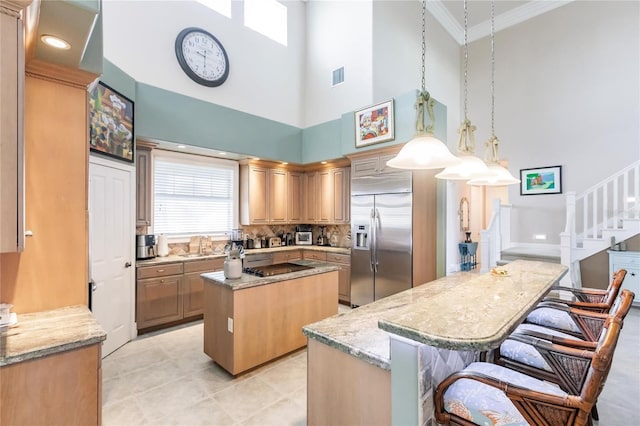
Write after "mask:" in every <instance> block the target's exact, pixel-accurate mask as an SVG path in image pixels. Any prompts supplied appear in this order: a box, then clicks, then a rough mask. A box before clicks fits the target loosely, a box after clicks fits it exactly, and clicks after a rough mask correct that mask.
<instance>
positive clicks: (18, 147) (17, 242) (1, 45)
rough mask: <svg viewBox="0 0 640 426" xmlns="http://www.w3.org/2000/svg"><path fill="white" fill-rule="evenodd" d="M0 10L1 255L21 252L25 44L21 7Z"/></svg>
mask: <svg viewBox="0 0 640 426" xmlns="http://www.w3.org/2000/svg"><path fill="white" fill-rule="evenodd" d="M5 6H6V7H1V8H0V55H2V57H1V58H0V253H7V252H19V251H22V250H23V249H24V139H23V129H24V118H23V108H24V42H23V21H22V19H20V14H19V13H20V8H19V7H18V6H15V10H14V9H13V7H12V5H11V4H10V3H6V5H5Z"/></svg>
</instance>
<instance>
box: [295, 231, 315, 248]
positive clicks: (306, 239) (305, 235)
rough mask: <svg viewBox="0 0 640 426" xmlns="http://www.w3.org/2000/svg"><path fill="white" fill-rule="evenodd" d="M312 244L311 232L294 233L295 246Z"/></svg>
mask: <svg viewBox="0 0 640 426" xmlns="http://www.w3.org/2000/svg"><path fill="white" fill-rule="evenodd" d="M312 244H313V235H312V233H311V231H304V232H296V245H297V246H310V245H312Z"/></svg>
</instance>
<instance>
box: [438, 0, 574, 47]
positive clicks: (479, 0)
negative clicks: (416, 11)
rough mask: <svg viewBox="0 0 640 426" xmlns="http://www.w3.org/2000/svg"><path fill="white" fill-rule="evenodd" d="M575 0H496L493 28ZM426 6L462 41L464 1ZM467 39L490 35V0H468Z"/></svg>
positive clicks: (441, 2) (511, 24) (519, 20)
mask: <svg viewBox="0 0 640 426" xmlns="http://www.w3.org/2000/svg"><path fill="white" fill-rule="evenodd" d="M572 1H574V0H533V1H529V0H497V1H495V3H494V8H495V31H500V30H503V29H505V28H508V27H511V26H513V25H517V24H519V23H521V22H524V21H526V20H528V19H531V18H533V17H535V16H538V15H541V14H543V13H546V12H549V11H550V10H553V9H556V8H558V7H560V6H564V5H566V4H568V3H571V2H572ZM427 9H428V10H429V12H431V14H432V15H433V16H434V17H435V18H436V19H437V20H438V22H440V24H441V25H442V26H443V27H444V28H445V29H446V30H447V31H448V32H449V34H451V36H452V37H453V38H454V39H455V40H456V41H457V42H458V43H460V44H463V43H464V1H463V0H436V1H427ZM467 10H468V13H467V17H468V35H467V38H468V40H469V42H472V41H474V40H478V39H481V38H483V37H486V36H488V35H489V34H490V29H491V21H490V19H491V1H488V0H468V3H467Z"/></svg>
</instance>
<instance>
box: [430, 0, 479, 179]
mask: <svg viewBox="0 0 640 426" xmlns="http://www.w3.org/2000/svg"><path fill="white" fill-rule="evenodd" d="M468 17H469V13H468V9H467V0H464V121H463V122H462V124H461V125H460V128H459V129H458V133H459V134H460V138H459V139H458V158H459V159H460V160H461V163H460V164H456V165H455V166H449V167H447V168H446V169H444V170H443V171H441V172H440V173H438V174H437V175H436V177H437V178H438V179H445V180H469V179H475V178H480V177H485V176H486V175H487V174H488V173H489V169H488V168H487V165H486V164H485V162H484V161H482V160H481V159H479V158H478V157H476V156H475V155H473V151H474V149H475V138H474V136H473V132H474V131H475V130H476V126H474V125H472V124H471V121H470V120H469V118H468V117H467V111H468V108H467V92H468V90H467V86H468V84H467V69H468V63H469V47H468V43H467V27H468Z"/></svg>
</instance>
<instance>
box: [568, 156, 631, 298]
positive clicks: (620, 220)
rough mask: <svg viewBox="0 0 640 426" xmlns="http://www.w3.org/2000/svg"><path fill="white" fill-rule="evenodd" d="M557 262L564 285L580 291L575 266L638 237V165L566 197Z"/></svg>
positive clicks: (577, 270) (577, 268)
mask: <svg viewBox="0 0 640 426" xmlns="http://www.w3.org/2000/svg"><path fill="white" fill-rule="evenodd" d="M566 214H567V219H566V225H565V229H564V232H562V233H561V234H560V259H561V263H562V264H563V265H566V266H568V267H569V274H567V276H565V278H564V279H563V284H564V285H573V286H575V287H580V286H581V285H580V283H581V280H580V268H579V265H578V262H580V260H582V259H584V258H586V257H589V256H591V255H593V254H595V253H598V252H600V251H602V250H605V249H607V248H608V247H612V246H613V245H615V244H618V243H619V242H621V241H624V240H626V239H628V238H631V237H633V236H634V235H638V234H640V161H637V162H635V163H634V164H631V165H630V166H627V167H626V168H624V169H622V170H620V171H619V172H618V173H616V174H615V175H613V176H611V177H609V178H608V179H606V180H604V181H602V182H600V183H598V184H596V185H594V186H592V187H591V188H589V189H587V190H586V191H584V192H582V193H580V194H576V193H575V192H568V193H567V208H566Z"/></svg>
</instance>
